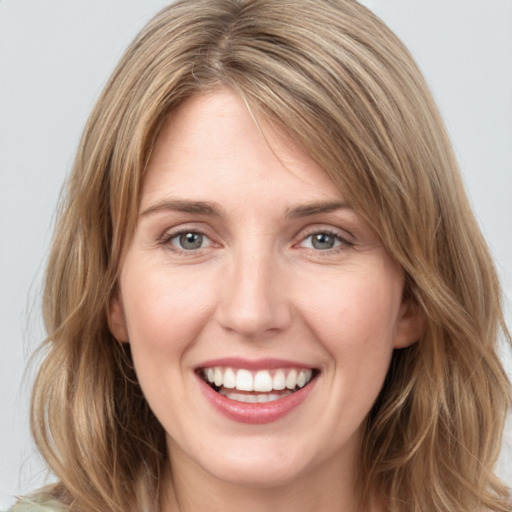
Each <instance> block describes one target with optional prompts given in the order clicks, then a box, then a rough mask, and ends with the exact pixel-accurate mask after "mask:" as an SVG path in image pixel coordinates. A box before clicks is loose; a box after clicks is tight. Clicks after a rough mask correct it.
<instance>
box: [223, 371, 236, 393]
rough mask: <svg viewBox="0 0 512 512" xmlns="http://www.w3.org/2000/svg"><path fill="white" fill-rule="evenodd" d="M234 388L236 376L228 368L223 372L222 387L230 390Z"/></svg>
mask: <svg viewBox="0 0 512 512" xmlns="http://www.w3.org/2000/svg"><path fill="white" fill-rule="evenodd" d="M235 386H236V375H235V372H234V371H233V370H232V369H231V368H228V369H227V370H226V371H225V372H224V387H225V388H229V389H232V388H234V387H235Z"/></svg>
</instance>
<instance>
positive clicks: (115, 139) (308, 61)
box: [14, 0, 511, 512]
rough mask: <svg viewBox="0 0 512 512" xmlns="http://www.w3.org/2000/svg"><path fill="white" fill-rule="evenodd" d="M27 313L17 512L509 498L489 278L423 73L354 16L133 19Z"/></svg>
mask: <svg viewBox="0 0 512 512" xmlns="http://www.w3.org/2000/svg"><path fill="white" fill-rule="evenodd" d="M44 314H45V321H46V325H47V329H48V333H49V336H48V341H47V343H46V345H45V348H46V350H47V351H48V354H47V356H46V359H45V361H44V363H43V365H42V367H41V370H40V372H39V375H38V378H37V381H36V384H35V387H34V395H33V412H32V428H33V433H34V437H35V439H36V442H37V443H38V446H39V447H40V450H41V452H42V453H43V455H44V456H45V458H46V460H47V462H48V465H49V467H50V468H51V469H52V470H53V471H54V473H55V474H56V475H57V477H58V479H59V483H58V484H57V485H55V486H53V487H52V488H50V489H47V490H46V491H45V493H43V494H41V495H39V497H38V498H37V499H36V501H46V502H47V504H48V506H51V507H55V508H63V509H69V510H72V511H92V510H98V511H99V510H102V511H105V510H112V511H114V510H115V511H118V510H119V511H120V510H158V509H159V510H162V511H164V512H165V511H171V510H172V511H174V510H182V511H187V510H204V509H206V508H208V509H210V510H217V509H222V510H229V509H230V507H231V508H236V509H237V510H255V511H257V510H268V509H281V510H287V509H290V510H291V509H292V508H293V509H294V510H326V511H327V510H357V511H361V510H365V511H366V510H368V511H388V510H389V511H404V512H405V511H406V510H407V511H427V510H428V511H431V510H436V511H454V510H468V511H473V510H475V511H476V510H478V511H481V510H497V511H507V510H510V506H511V504H510V496H509V494H508V492H507V489H506V488H505V487H504V486H503V485H502V484H501V483H500V482H499V481H498V480H497V479H496V477H495V476H494V475H493V471H492V470H493V466H494V462H495V460H496V456H497V453H498V450H499V440H500V434H501V431H502V428H503V420H504V416H505V413H506V411H507V408H509V406H510V385H509V383H508V381H507V378H506V376H505V373H504V371H503V368H502V366H501V364H500V362H499V359H498V357H497V354H496V338H497V335H498V332H499V331H500V329H501V331H503V332H504V333H505V334H506V333H507V331H506V328H505V325H504V323H503V319H502V313H501V307H500V300H499V286H498V282H497V279H496V275H495V272H494V269H493V266H492V263H491V260H490V258H489V255H488V251H487V248H486V245H485V243H484V241H483V240H482V237H481V235H480V232H479V230H478V228H477V226H476V223H475V221H474V218H473V215H472V213H471V210H470V208H469V206H468V203H467V200H466V197H465V195H464V192H463V189H462V185H461V182H460V177H459V174H458V171H457V167H456V163H455V159H454V157H453V154H452V151H451V148H450V145H449V142H448V139H447V136H446V134H445V132H444V128H443V125H442V122H441V120H440V117H439V115H438V113H437V110H436V108H435V106H434V103H433V101H432V99H431V97H430V94H429V92H428V89H427V87H426V86H425V84H424V81H423V78H422V77H421V74H420V72H419V71H418V69H417V68H416V66H415V64H414V63H413V61H412V59H411V57H410V55H409V54H408V52H407V51H406V50H405V48H404V47H403V45H402V44H401V43H400V42H399V41H398V40H397V39H396V37H395V36H394V35H393V34H392V33H391V32H390V31H389V29H387V28H386V27H385V26H384V25H383V24H382V22H380V21H379V20H378V19H377V18H375V16H373V15H372V14H371V13H370V12H369V11H367V10H366V9H365V8H363V7H361V6H360V5H359V4H357V3H355V2H353V1H336V2H333V1H327V0H326V1H318V0H315V1H313V0H311V1H292V2H286V3H285V2H276V1H227V0H224V1H222V0H216V1H213V0H212V1H201V2H199V1H198V2H196V1H190V0H186V1H181V2H176V3H175V4H173V5H171V6H170V7H169V8H167V9H165V10H164V11H162V12H161V13H160V14H159V15H157V16H156V17H155V18H154V19H153V20H152V21H151V22H150V23H149V24H148V26H147V27H146V28H145V29H144V30H143V31H142V32H141V34H140V35H139V36H138V37H137V39H136V40H135V41H134V42H133V43H132V45H131V47H130V48H129V49H128V51H127V52H126V54H125V56H124V57H123V59H122V60H121V62H120V64H119V66H118V68H117V69H116V71H115V72H114V74H113V76H112V78H111V79H110V81H109V83H108V84H107V86H106V88H105V90H104V92H103V94H102V96H101V97H100V100H99V102H98V104H97V106H96V108H95V109H94V111H93V113H92V115H91V118H90V120H89V122H88V125H87V127H86V129H85V133H84V136H83V138H82V143H81V145H80V148H79V152H78V155H77V158H76V161H75V165H74V169H73V173H72V175H71V178H70V180H69V183H68V185H67V190H66V200H65V204H64V205H63V208H62V212H61V216H60V222H59V224H58V226H57V231H56V235H55V239H54V243H53V249H52V253H51V257H50V261H49V266H48V271H47V279H46V289H45V296H44ZM26 503H27V502H25V504H22V505H18V508H19V507H23V506H27V504H26ZM14 510H17V508H16V507H15V509H14Z"/></svg>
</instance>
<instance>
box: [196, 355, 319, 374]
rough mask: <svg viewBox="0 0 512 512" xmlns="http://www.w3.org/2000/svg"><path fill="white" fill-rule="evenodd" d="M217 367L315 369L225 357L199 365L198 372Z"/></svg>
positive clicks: (271, 360) (299, 364)
mask: <svg viewBox="0 0 512 512" xmlns="http://www.w3.org/2000/svg"><path fill="white" fill-rule="evenodd" d="M215 366H223V367H229V368H234V369H246V370H253V371H257V370H274V369H278V368H304V369H312V370H313V369H315V367H314V366H311V365H310V364H307V363H302V362H300V361H292V360H289V359H275V358H264V359H244V358H239V357H224V358H219V359H209V360H208V361H204V362H202V363H201V364H199V365H197V367H196V370H199V369H202V368H211V367H215Z"/></svg>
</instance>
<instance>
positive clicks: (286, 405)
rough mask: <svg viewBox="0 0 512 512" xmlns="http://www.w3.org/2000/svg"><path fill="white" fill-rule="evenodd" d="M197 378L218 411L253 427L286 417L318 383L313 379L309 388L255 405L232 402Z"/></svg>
mask: <svg viewBox="0 0 512 512" xmlns="http://www.w3.org/2000/svg"><path fill="white" fill-rule="evenodd" d="M197 378H198V380H199V383H200V386H201V391H202V393H203V394H204V395H205V397H206V399H207V400H208V401H209V402H210V403H211V404H212V405H213V407H214V408H215V409H216V410H217V411H219V412H220V413H221V414H223V415H224V416H226V417H227V418H229V419H230V420H233V421H237V422H239V423H249V424H252V425H258V424H262V423H271V422H273V421H277V420H279V419H281V418H282V417H284V416H286V415H287V414H288V413H290V412H292V411H293V410H294V409H296V408H297V407H299V406H300V405H301V404H302V402H304V400H305V399H306V398H307V397H308V396H309V394H310V393H311V391H312V390H313V387H314V385H315V383H316V379H313V380H312V381H310V382H309V383H308V385H307V386H304V387H303V388H301V389H299V390H298V391H295V392H294V393H292V394H291V395H287V396H285V397H283V398H279V399H277V400H273V401H272V402H263V403H256V404H253V403H245V402H238V401H236V400H230V399H229V398H227V397H225V396H223V395H221V394H220V393H217V392H216V391H214V390H213V389H212V388H211V387H210V386H209V385H208V384H206V382H204V381H203V380H202V379H201V377H199V376H198V377H197Z"/></svg>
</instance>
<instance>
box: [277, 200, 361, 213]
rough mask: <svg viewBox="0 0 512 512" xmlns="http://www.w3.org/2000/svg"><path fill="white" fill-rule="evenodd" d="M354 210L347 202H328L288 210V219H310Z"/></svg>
mask: <svg viewBox="0 0 512 512" xmlns="http://www.w3.org/2000/svg"><path fill="white" fill-rule="evenodd" d="M346 209H350V210H351V209H352V207H351V206H350V204H349V203H347V202H346V201H326V202H319V203H310V204H304V205H298V206H294V207H291V208H288V209H287V210H286V217H309V216H311V215H318V214H321V213H330V212H334V211H336V210H346Z"/></svg>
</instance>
